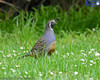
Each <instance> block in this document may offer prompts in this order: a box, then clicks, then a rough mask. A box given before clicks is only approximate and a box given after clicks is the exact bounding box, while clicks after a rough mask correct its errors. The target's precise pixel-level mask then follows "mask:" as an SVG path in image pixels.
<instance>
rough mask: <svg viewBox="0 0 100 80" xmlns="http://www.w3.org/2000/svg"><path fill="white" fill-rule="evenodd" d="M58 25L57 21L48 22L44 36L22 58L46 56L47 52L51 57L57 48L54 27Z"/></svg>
mask: <svg viewBox="0 0 100 80" xmlns="http://www.w3.org/2000/svg"><path fill="white" fill-rule="evenodd" d="M55 24H57V23H56V22H55V20H50V21H48V23H47V25H46V28H45V32H44V34H43V36H42V37H41V38H40V39H39V40H38V41H37V42H36V44H35V45H34V46H33V48H32V49H31V51H30V52H28V53H27V54H25V55H24V56H22V58H24V57H26V56H34V57H36V58H37V56H41V55H45V53H46V52H47V53H48V55H49V56H50V55H51V54H52V53H53V52H54V51H55V48H56V39H55V35H54V31H53V26H54V25H55Z"/></svg>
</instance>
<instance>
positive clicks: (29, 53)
mask: <svg viewBox="0 0 100 80" xmlns="http://www.w3.org/2000/svg"><path fill="white" fill-rule="evenodd" d="M30 55H32V53H31V52H28V53H27V54H25V55H23V56H21V57H19V58H18V59H21V58H25V57H27V56H30Z"/></svg>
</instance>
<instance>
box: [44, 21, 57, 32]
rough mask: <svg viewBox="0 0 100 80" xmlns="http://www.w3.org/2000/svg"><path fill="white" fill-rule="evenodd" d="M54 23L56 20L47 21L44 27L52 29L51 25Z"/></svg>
mask: <svg viewBox="0 0 100 80" xmlns="http://www.w3.org/2000/svg"><path fill="white" fill-rule="evenodd" d="M55 24H57V23H56V21H55V20H54V19H53V20H50V21H48V23H47V26H46V29H50V30H53V27H54V25H55Z"/></svg>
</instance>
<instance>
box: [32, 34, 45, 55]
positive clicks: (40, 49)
mask: <svg viewBox="0 0 100 80" xmlns="http://www.w3.org/2000/svg"><path fill="white" fill-rule="evenodd" d="M45 44H46V39H45V37H44V36H42V37H41V38H40V39H39V40H38V41H37V42H36V44H35V45H34V46H33V48H32V49H31V52H33V55H36V53H38V54H39V55H41V54H42V53H43V49H44V48H45Z"/></svg>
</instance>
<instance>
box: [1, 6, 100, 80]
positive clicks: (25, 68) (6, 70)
mask: <svg viewBox="0 0 100 80" xmlns="http://www.w3.org/2000/svg"><path fill="white" fill-rule="evenodd" d="M48 9H49V10H48ZM47 10H48V11H47ZM70 10H71V11H70V13H69V12H64V13H63V11H62V10H61V9H60V8H59V10H57V9H56V8H55V7H52V6H51V7H44V6H41V8H40V10H39V11H38V10H36V9H35V13H34V14H33V13H30V14H28V13H26V14H24V13H23V12H20V14H19V15H18V16H16V17H14V18H12V19H8V20H4V19H0V26H1V28H0V79H12V80H13V79H18V80H20V79H21V80H24V79H32V80H34V79H35V80H99V79H100V29H99V26H100V25H99V24H100V23H99V22H100V19H99V16H100V14H99V13H100V11H98V10H95V9H92V8H86V9H85V8H79V11H75V10H74V9H73V8H72V7H71V9H70ZM87 11H88V12H87ZM51 14H52V15H51ZM95 14H98V15H95ZM55 18H59V19H60V22H57V25H55V27H54V32H55V36H56V42H57V46H56V51H55V52H54V53H53V54H52V56H51V57H50V59H48V58H47V56H41V57H40V58H37V59H35V58H34V57H26V58H23V59H18V58H19V57H20V56H22V55H24V54H26V53H27V52H28V51H30V50H31V48H32V47H33V45H34V44H35V42H36V41H37V40H38V39H39V38H40V37H41V36H42V34H43V32H44V29H45V26H46V23H47V21H48V20H50V19H55Z"/></svg>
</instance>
